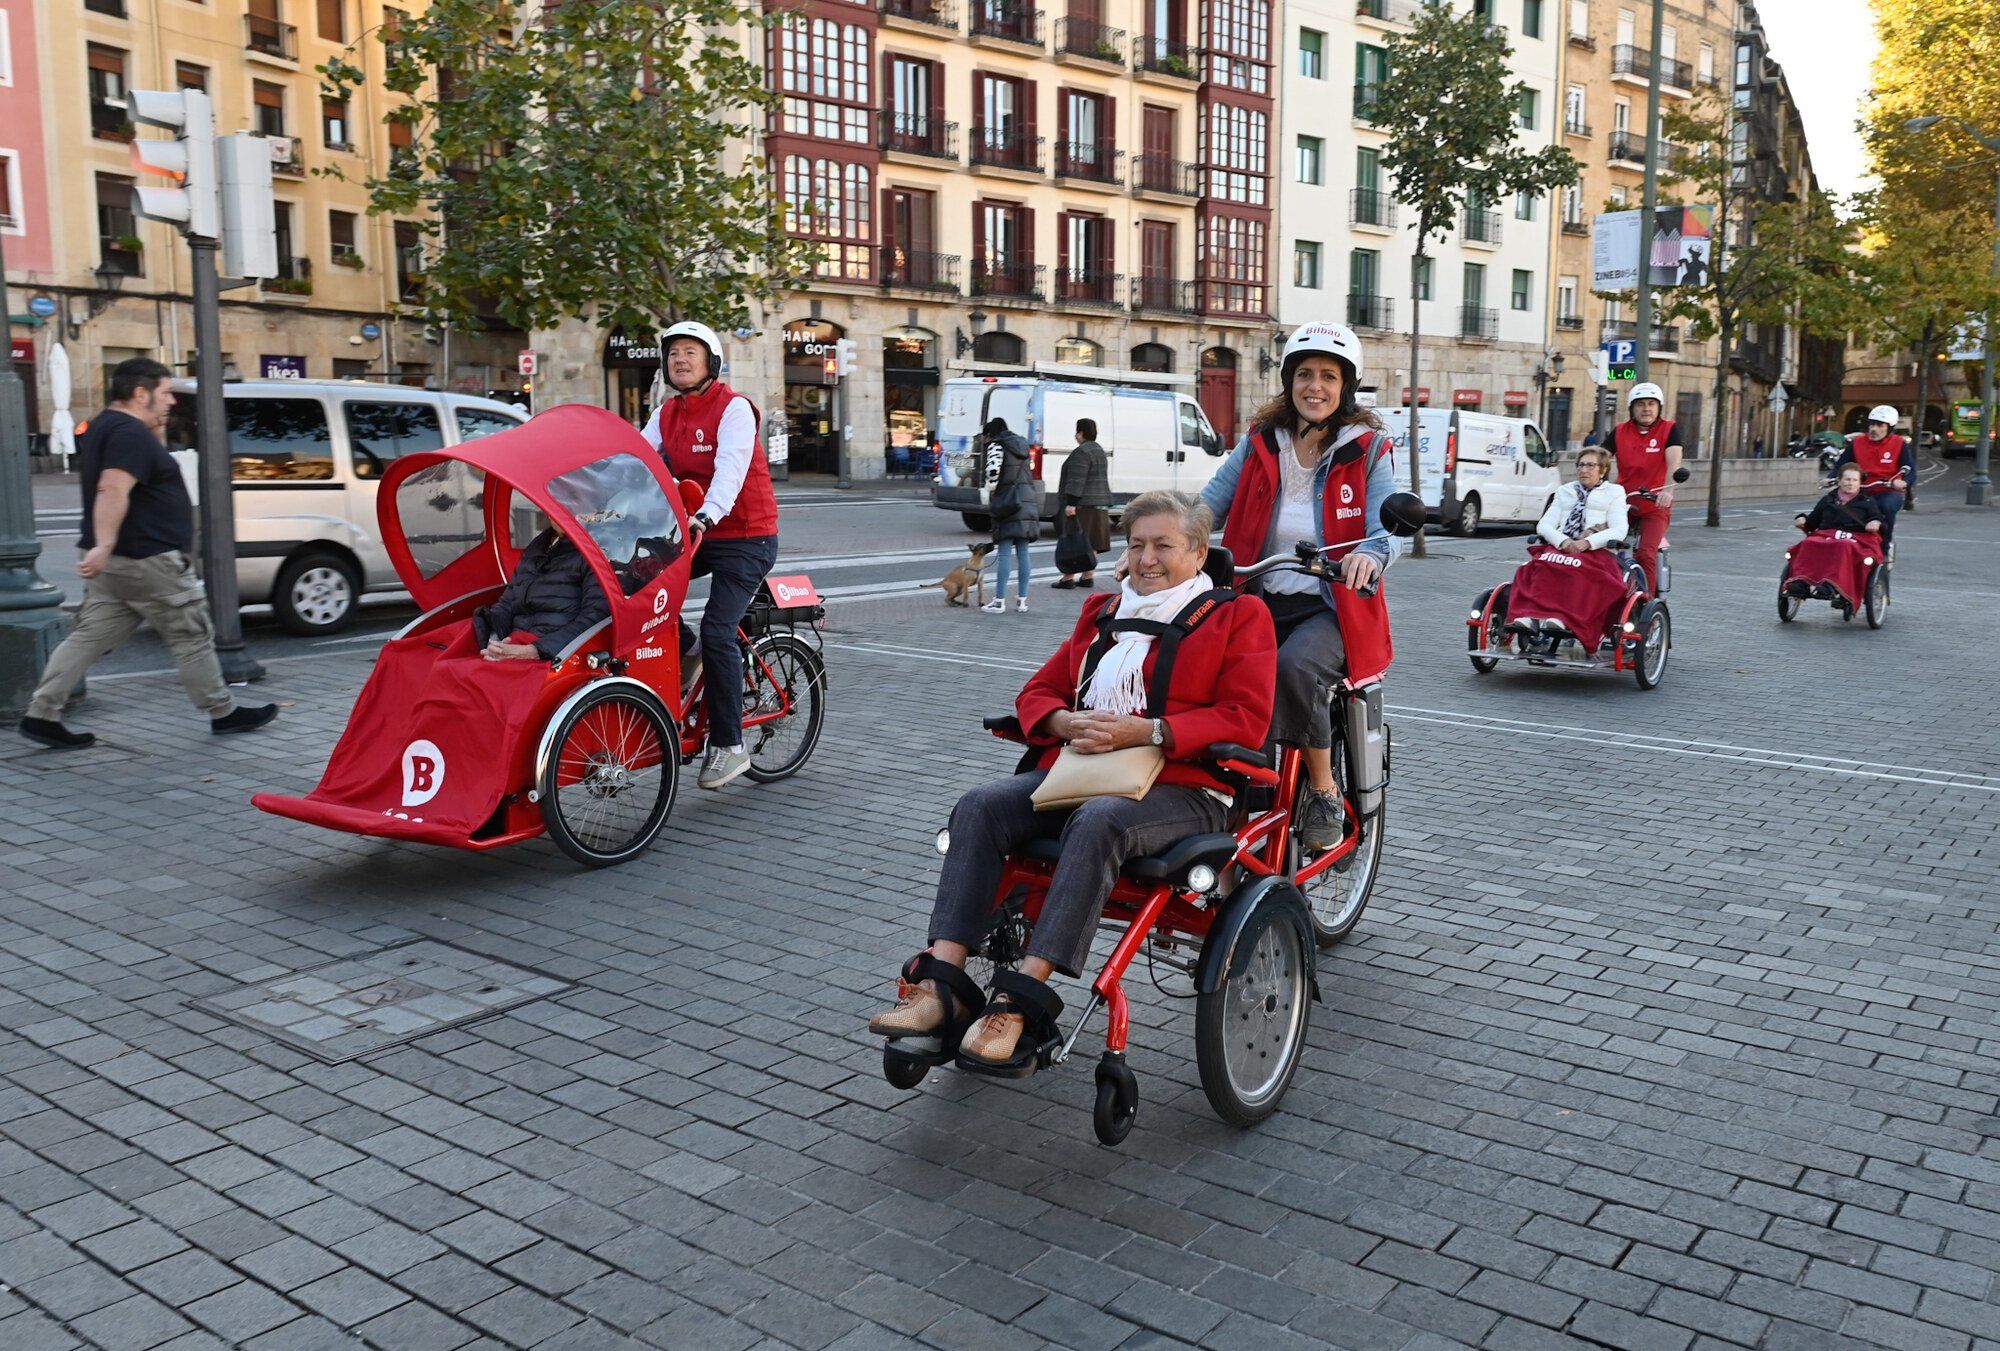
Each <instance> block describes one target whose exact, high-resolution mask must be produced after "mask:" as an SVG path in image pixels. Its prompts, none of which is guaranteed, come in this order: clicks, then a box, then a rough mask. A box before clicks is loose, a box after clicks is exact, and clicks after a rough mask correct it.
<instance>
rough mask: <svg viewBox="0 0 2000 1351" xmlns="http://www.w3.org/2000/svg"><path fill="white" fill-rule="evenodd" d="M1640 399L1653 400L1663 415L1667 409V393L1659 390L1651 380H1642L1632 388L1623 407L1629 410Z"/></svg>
mask: <svg viewBox="0 0 2000 1351" xmlns="http://www.w3.org/2000/svg"><path fill="white" fill-rule="evenodd" d="M1641 399H1651V400H1653V401H1654V402H1655V403H1657V404H1659V405H1660V411H1661V412H1663V413H1664V412H1665V411H1666V409H1667V391H1665V390H1664V389H1661V388H1660V387H1659V386H1658V385H1656V384H1654V383H1653V382H1652V381H1651V380H1642V381H1640V382H1639V383H1638V384H1636V385H1634V386H1632V392H1631V393H1630V394H1627V395H1626V396H1625V406H1626V407H1627V408H1630V407H1631V406H1632V405H1633V404H1635V403H1637V402H1639V400H1641Z"/></svg>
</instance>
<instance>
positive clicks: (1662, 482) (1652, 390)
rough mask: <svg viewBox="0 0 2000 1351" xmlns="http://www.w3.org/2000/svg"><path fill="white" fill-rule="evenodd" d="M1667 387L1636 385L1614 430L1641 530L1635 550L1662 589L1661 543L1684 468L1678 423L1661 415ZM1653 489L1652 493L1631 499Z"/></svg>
mask: <svg viewBox="0 0 2000 1351" xmlns="http://www.w3.org/2000/svg"><path fill="white" fill-rule="evenodd" d="M1666 401H1667V395H1666V391H1665V390H1663V389H1661V388H1660V387H1659V386H1658V385H1656V384H1654V383H1652V382H1651V381H1650V380H1648V381H1641V382H1640V383H1639V384H1636V385H1634V386H1632V392H1631V393H1630V394H1628V395H1626V396H1625V407H1626V411H1627V413H1628V417H1627V419H1626V420H1625V421H1624V422H1621V423H1619V424H1618V425H1617V426H1616V427H1613V428H1612V429H1611V450H1612V453H1613V454H1615V455H1616V456H1617V457H1618V486H1619V487H1620V488H1622V489H1624V491H1625V492H1626V493H1627V494H1628V498H1629V500H1628V502H1627V504H1626V510H1627V512H1628V513H1629V514H1630V516H1631V519H1632V524H1633V525H1634V526H1636V527H1637V528H1638V531H1639V547H1638V548H1637V549H1634V550H1633V551H1632V553H1633V557H1634V558H1636V559H1637V560H1638V563H1639V566H1640V567H1641V568H1643V569H1645V572H1646V588H1647V589H1648V590H1649V591H1653V592H1657V591H1659V589H1660V571H1659V569H1660V546H1661V545H1662V544H1663V543H1665V542H1666V538H1667V524H1668V522H1670V521H1671V520H1673V516H1674V485H1673V476H1674V471H1675V470H1677V469H1679V468H1680V467H1681V429H1680V425H1679V424H1678V423H1676V422H1674V421H1672V420H1671V419H1669V418H1663V417H1661V416H1660V414H1661V413H1662V412H1663V411H1664V410H1665V408H1666ZM1636 492H1650V493H1652V494H1653V497H1652V498H1650V499H1648V498H1644V497H1629V494H1632V493H1636Z"/></svg>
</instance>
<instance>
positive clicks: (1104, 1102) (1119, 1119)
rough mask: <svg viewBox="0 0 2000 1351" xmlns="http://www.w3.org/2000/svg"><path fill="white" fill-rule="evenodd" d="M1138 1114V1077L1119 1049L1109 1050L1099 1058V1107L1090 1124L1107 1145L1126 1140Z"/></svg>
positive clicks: (1094, 1112)
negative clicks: (1136, 1077)
mask: <svg viewBox="0 0 2000 1351" xmlns="http://www.w3.org/2000/svg"><path fill="white" fill-rule="evenodd" d="M1138 1118H1139V1081H1138V1080H1137V1079H1135V1078H1133V1077H1132V1067H1131V1066H1130V1065H1127V1064H1126V1063H1125V1057H1124V1056H1122V1055H1120V1054H1118V1052H1116V1051H1106V1052H1105V1053H1104V1059H1102V1060H1100V1061H1098V1062H1097V1108H1096V1110H1095V1111H1093V1112H1092V1113H1091V1120H1090V1124H1091V1125H1092V1126H1093V1127H1095V1128H1096V1130H1097V1138H1098V1139H1099V1140H1102V1141H1103V1142H1104V1143H1105V1144H1107V1145H1117V1144H1123V1143H1124V1142H1125V1137H1126V1136H1128V1135H1130V1134H1131V1133H1132V1123H1133V1122H1134V1121H1136V1120H1138Z"/></svg>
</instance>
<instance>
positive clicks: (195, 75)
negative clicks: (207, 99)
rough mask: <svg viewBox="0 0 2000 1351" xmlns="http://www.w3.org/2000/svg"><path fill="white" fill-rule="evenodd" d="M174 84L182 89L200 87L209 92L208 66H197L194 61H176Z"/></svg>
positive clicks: (202, 90)
mask: <svg viewBox="0 0 2000 1351" xmlns="http://www.w3.org/2000/svg"><path fill="white" fill-rule="evenodd" d="M174 85H175V87H176V88H180V89H199V90H201V92H202V93H204V94H206V93H207V92H208V67H207V66H197V65H196V64H195V63H194V62H192V61H176V62H174Z"/></svg>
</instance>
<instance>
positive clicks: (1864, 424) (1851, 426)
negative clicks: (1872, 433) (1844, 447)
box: [1840, 404, 1872, 436]
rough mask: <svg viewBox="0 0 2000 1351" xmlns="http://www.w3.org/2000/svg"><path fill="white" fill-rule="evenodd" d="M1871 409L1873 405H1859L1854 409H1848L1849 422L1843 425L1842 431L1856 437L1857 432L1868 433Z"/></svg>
mask: <svg viewBox="0 0 2000 1351" xmlns="http://www.w3.org/2000/svg"><path fill="white" fill-rule="evenodd" d="M1870 407H1872V405H1864V404H1857V405H1855V406H1854V407H1852V408H1850V409H1848V410H1847V420H1846V421H1845V422H1843V423H1842V424H1841V428H1840V429H1841V430H1842V431H1844V432H1846V433H1847V434H1848V435H1849V436H1852V435H1854V434H1855V433H1856V432H1865V431H1867V430H1868V409H1869V408H1870Z"/></svg>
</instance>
